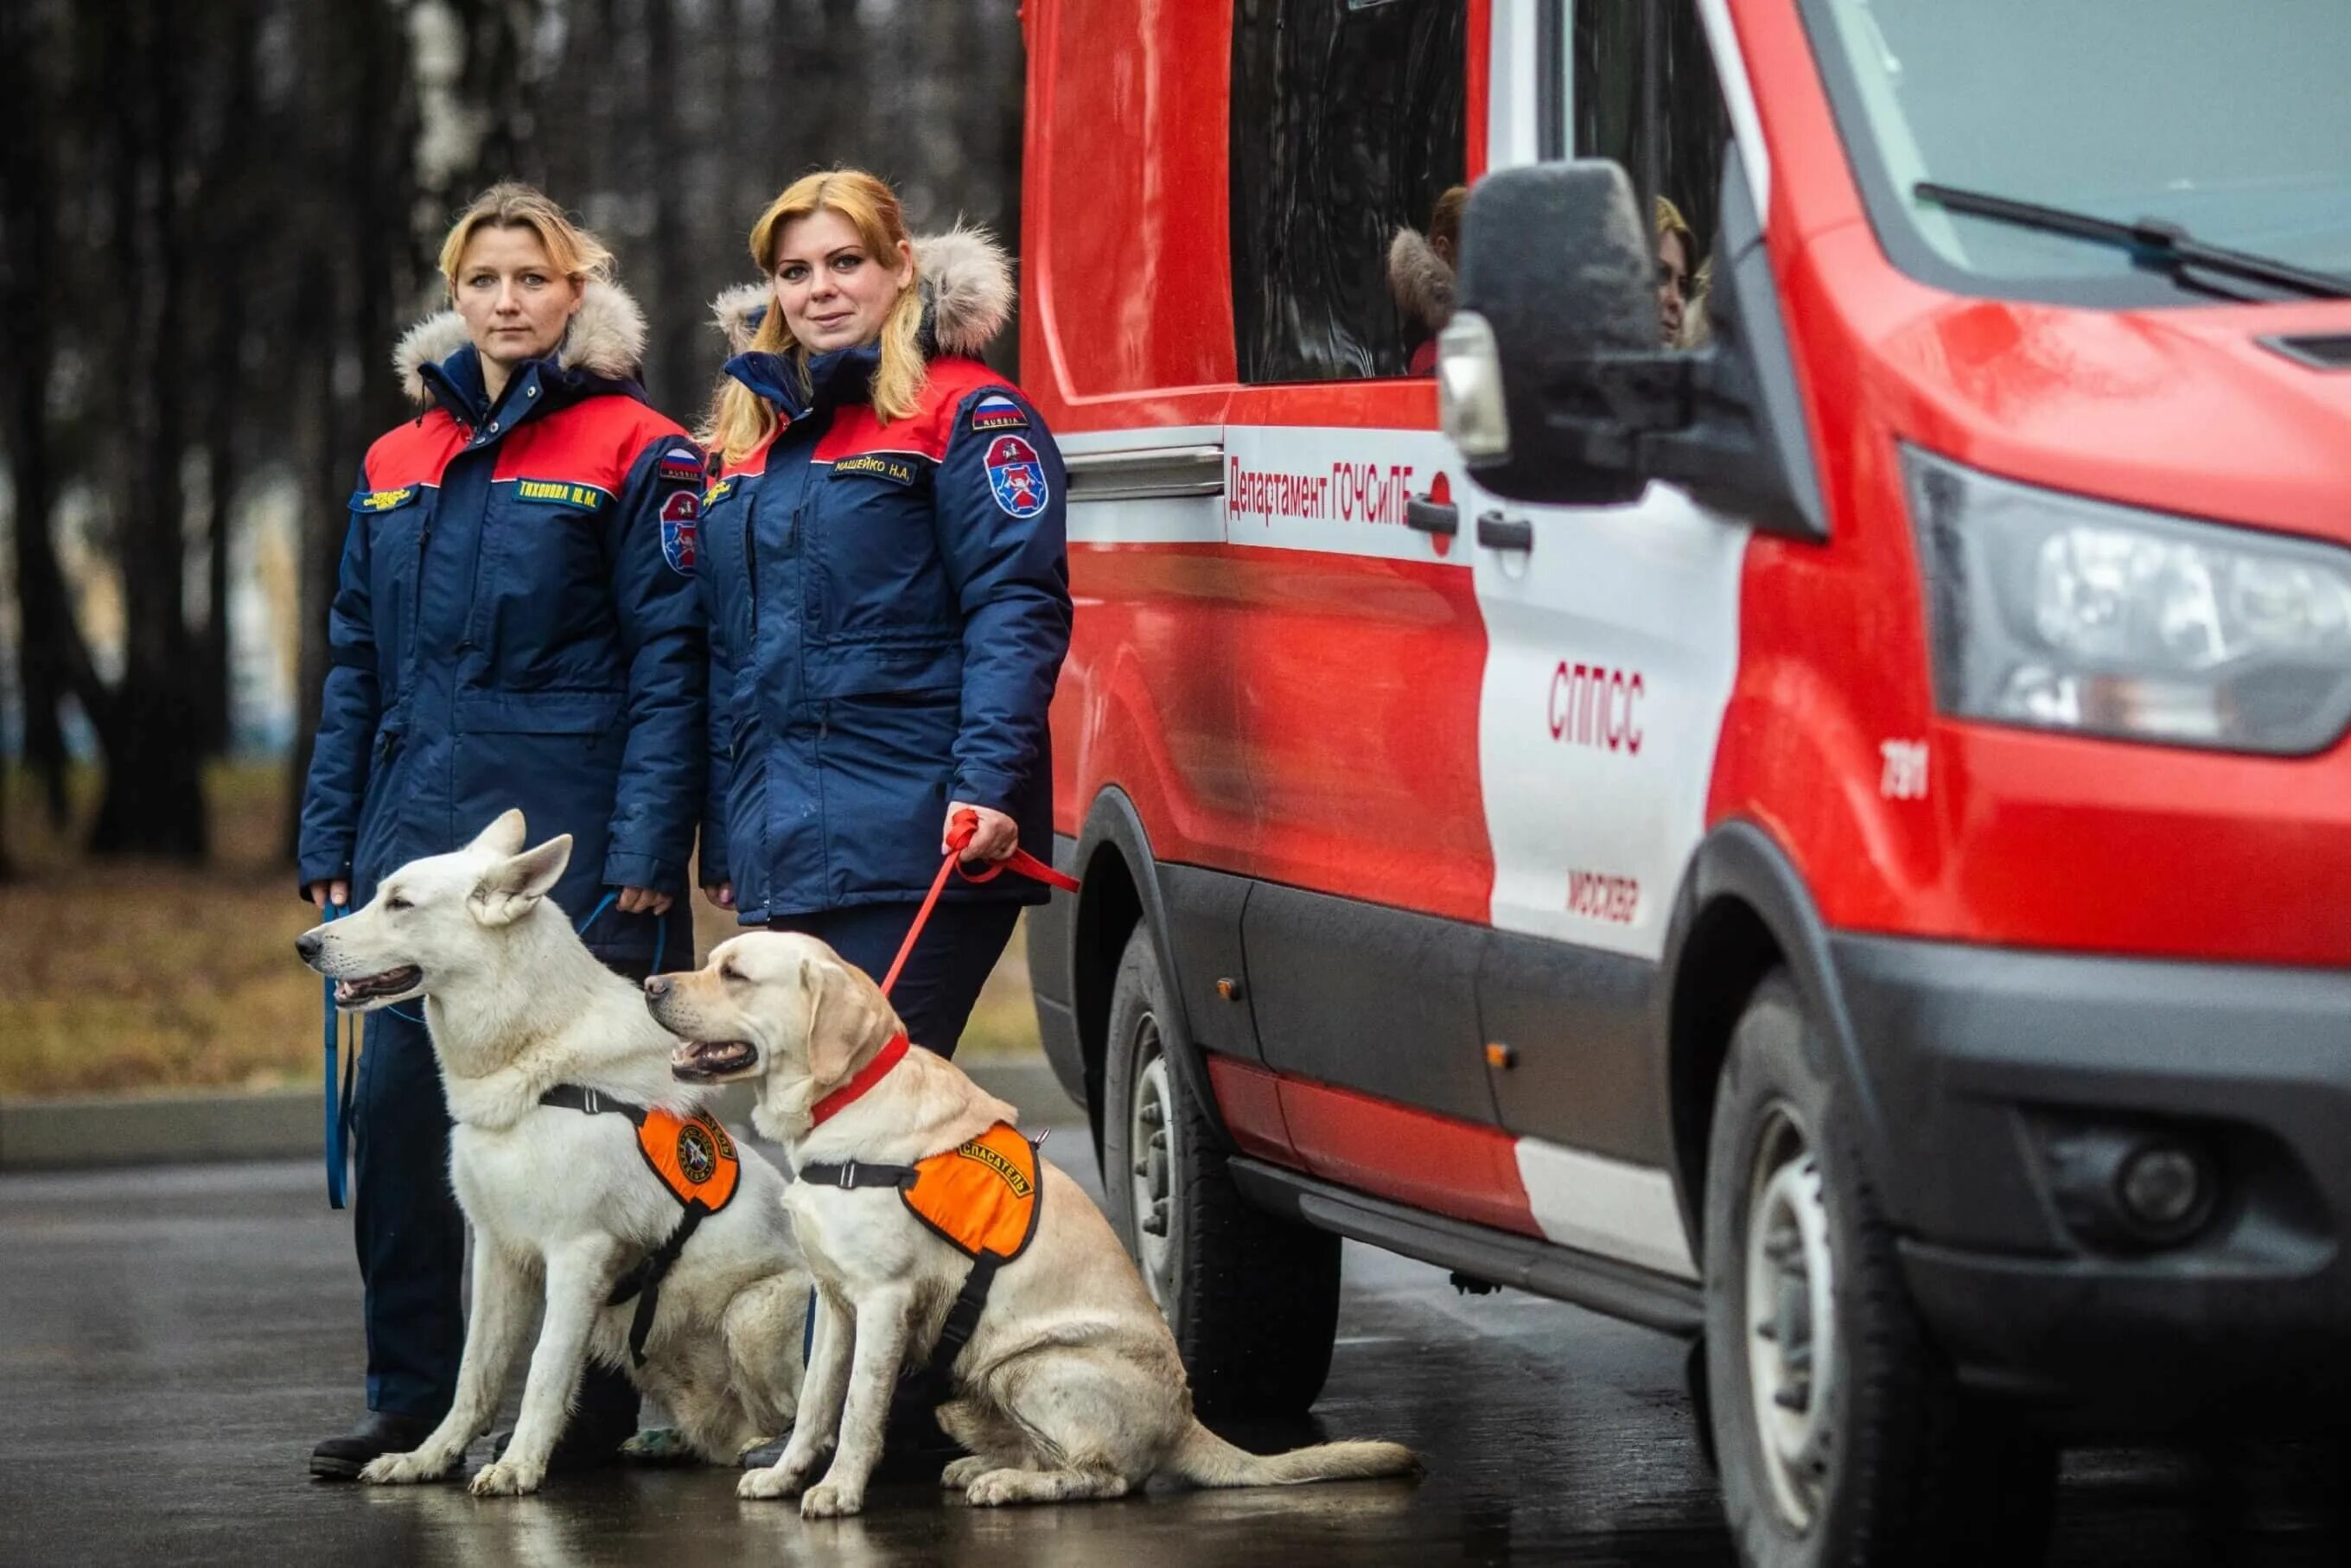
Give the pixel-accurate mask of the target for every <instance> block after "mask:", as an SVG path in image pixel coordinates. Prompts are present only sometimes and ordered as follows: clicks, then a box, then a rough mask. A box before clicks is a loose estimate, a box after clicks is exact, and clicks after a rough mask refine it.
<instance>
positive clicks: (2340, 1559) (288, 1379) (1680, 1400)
mask: <svg viewBox="0 0 2351 1568" xmlns="http://www.w3.org/2000/svg"><path fill="white" fill-rule="evenodd" d="M1073 1131H1074V1130H1073ZM1047 1153H1048V1154H1049V1155H1050V1156H1052V1157H1053V1158H1055V1159H1056V1160H1058V1161H1059V1162H1061V1164H1063V1165H1064V1166H1082V1167H1084V1168H1083V1169H1082V1171H1081V1175H1082V1176H1083V1177H1084V1179H1086V1180H1089V1181H1091V1180H1092V1177H1093V1172H1092V1168H1091V1161H1090V1160H1089V1159H1088V1158H1087V1156H1086V1151H1085V1149H1084V1147H1083V1143H1082V1139H1081V1137H1080V1136H1076V1135H1072V1134H1071V1133H1065V1134H1063V1135H1062V1136H1061V1137H1060V1138H1057V1139H1055V1140H1054V1141H1053V1142H1052V1143H1050V1144H1049V1145H1048V1146H1047ZM322 1186H323V1181H322V1177H321V1176H320V1175H319V1170H318V1168H317V1167H316V1166H311V1165H307V1164H305V1165H263V1166H210V1167H182V1168H174V1169H164V1170H153V1171H140V1172H120V1173H107V1174H99V1175H77V1176H8V1177H0V1563H10V1564H14V1563H41V1564H48V1563H304V1564H310V1565H314V1568H359V1565H361V1564H372V1563H457V1564H473V1563H480V1564H501V1565H504V1564H521V1565H537V1564H558V1563H562V1564H569V1563H673V1562H685V1563H735V1562H759V1563H840V1564H864V1563H876V1564H879V1563H890V1564H902V1563H904V1564H920V1563H941V1564H949V1563H952V1564H962V1563H973V1564H987V1565H988V1568H1009V1565H1011V1564H1016V1563H1019V1564H1026V1563H1039V1564H1061V1565H1068V1568H1095V1565H1098V1564H1109V1563H1120V1564H1136V1565H1143V1564H1168V1565H1171V1568H1172V1565H1177V1564H1186V1565H1188V1564H1201V1565H1207V1564H1242V1563H1275V1564H1280V1565H1282V1568H1311V1565H1319V1564H1323V1563H1625V1564H1658V1565H1663V1564H1695V1563H1728V1562H1729V1560H1730V1553H1729V1546H1728V1544H1727V1542H1726V1539H1725V1536H1724V1534H1723V1531H1722V1530H1721V1527H1720V1525H1719V1522H1718V1518H1717V1501H1716V1497H1715V1492H1714V1489H1713V1484H1712V1481H1711V1479H1710V1478H1709V1476H1708V1472H1707V1469H1706V1468H1705V1464H1704V1462H1703V1459H1702V1458H1701V1456H1700V1453H1699V1450H1698V1444H1697V1442H1696V1440H1695V1438H1694V1436H1693V1429H1692V1425H1691V1420H1690V1411H1689V1403H1688V1400H1687V1396H1686V1395H1685V1393H1684V1391H1683V1387H1682V1381H1681V1364H1682V1354H1681V1350H1680V1347H1679V1346H1678V1345H1677V1344H1675V1343H1672V1342H1669V1341H1667V1340H1666V1339H1664V1338H1662V1337H1660V1336H1657V1335H1655V1334H1652V1333H1647V1332H1646V1331H1644V1330H1639V1329H1635V1328H1630V1327H1626V1326H1624V1325H1622V1324H1618V1323H1614V1322H1609V1321H1607V1320H1605V1319H1602V1318H1598V1317H1595V1316H1593V1315H1592V1314H1590V1313H1587V1312H1581V1311H1578V1310H1576V1309H1574V1308H1572V1307H1565V1306H1560V1305H1556V1304H1553V1303H1551V1302H1546V1301H1537V1300H1534V1299H1532V1298H1531V1297H1526V1296H1521V1295H1516V1294H1512V1293H1508V1292H1505V1293H1501V1294H1497V1295H1489V1296H1484V1297H1464V1296H1459V1295H1457V1294H1456V1293H1455V1291H1453V1290H1452V1289H1451V1288H1450V1287H1449V1286H1448V1285H1447V1282H1446V1278H1445V1275H1444V1274H1443V1273H1442V1272H1441V1271H1438V1270H1432V1269H1427V1268H1424V1267H1422V1266H1420V1265H1418V1264H1414V1263H1408V1262H1405V1261H1403V1260H1398V1259H1395V1258H1393V1257H1390V1256H1388V1255H1386V1254H1383V1253H1378V1252H1374V1251H1372V1250H1369V1249H1363V1248H1357V1247H1353V1246H1351V1247H1350V1248H1349V1249H1348V1255H1347V1265H1346V1266H1347V1287H1346V1293H1345V1300H1344V1305H1343V1311H1342V1314H1341V1321H1340V1331H1339V1332H1340V1338H1339V1343H1338V1347H1337V1351H1336V1354H1335V1355H1334V1358H1333V1365H1332V1375H1331V1381H1330V1385H1329V1388H1328V1391H1327V1392H1326V1393H1325V1394H1324V1396H1323V1398H1322V1403H1321V1405H1320V1406H1317V1408H1316V1412H1315V1419H1314V1422H1313V1423H1312V1425H1311V1426H1307V1427H1293V1428H1290V1429H1286V1430H1274V1429H1249V1428H1239V1429H1234V1430H1231V1431H1230V1432H1229V1433H1228V1435H1230V1436H1233V1437H1237V1438H1238V1439H1239V1440H1241V1441H1243V1442H1245V1443H1249V1444H1250V1445H1251V1446H1254V1447H1259V1448H1271V1447H1275V1446H1285V1445H1288V1444H1291V1443H1296V1442H1301V1441H1310V1440H1312V1439H1313V1438H1315V1437H1317V1436H1328V1437H1357V1436H1363V1437H1393V1438H1396V1439H1399V1440H1401V1441H1403V1442H1405V1443H1407V1444H1410V1445H1411V1446H1412V1447H1413V1448H1416V1450H1418V1451H1419V1453H1420V1454H1421V1455H1422V1456H1423V1458H1425V1459H1426V1463H1427V1467H1428V1469H1427V1474H1426V1477H1425V1478H1424V1479H1421V1480H1420V1481H1418V1482H1417V1483H1413V1482H1359V1483H1352V1484H1345V1485H1332V1486H1319V1487H1305V1488H1297V1489H1290V1490H1270V1491H1239V1492H1198V1493H1194V1492H1183V1491H1160V1490H1154V1491H1153V1492H1151V1493H1150V1494H1149V1495H1147V1496H1144V1497H1139V1498H1133V1499H1128V1500H1121V1501H1117V1502H1107V1503H1080V1504H1070V1505H1066V1506H1063V1507H1061V1508H1049V1509H1038V1510H1026V1511H982V1510H974V1509H969V1508H967V1507H964V1506H962V1505H961V1503H960V1502H959V1501H950V1500H947V1499H946V1498H945V1497H944V1496H943V1495H942V1494H940V1493H939V1492H938V1491H937V1490H935V1489H934V1488H930V1487H925V1486H920V1485H911V1484H910V1485H905V1486H899V1487H877V1488H875V1489H874V1490H872V1492H871V1493H870V1494H869V1496H868V1500H867V1505H866V1506H867V1511H866V1513H865V1514H864V1515H863V1516H862V1518H859V1519H855V1520H847V1521H827V1522H822V1523H817V1524H806V1523H803V1522H802V1521H800V1519H799V1516H798V1514H797V1513H796V1512H794V1511H792V1510H791V1508H790V1507H789V1506H788V1505H778V1504H773V1503H745V1502H738V1501H737V1499H736V1497H735V1495H734V1485H735V1477H734V1474H733V1473H732V1472H729V1471H719V1470H708V1469H695V1470H667V1471H647V1470H632V1471H612V1472H606V1473H603V1474H600V1475H593V1476H586V1477H579V1478H570V1479H555V1480H552V1481H550V1482H549V1484H548V1486H547V1488H546V1489H545V1490H543V1491H542V1492H541V1493H540V1494H539V1495H538V1496H537V1497H533V1498H527V1499H513V1500H478V1501H477V1500H475V1499H473V1498H472V1497H470V1496H468V1495H467V1494H466V1493H465V1490H463V1489H462V1488H460V1487H453V1486H434V1487H423V1488H402V1489H375V1488H365V1487H360V1486H355V1485H349V1484H343V1485H335V1484H328V1483H317V1482H312V1481H311V1480H309V1479H308V1478H307V1475H306V1473H305V1461H306V1458H307V1456H308V1450H309V1447H310V1445H311V1443H313V1442H314V1441H316V1440H317V1439H318V1438H319V1437H324V1436H326V1435H328V1434H329V1433H332V1432H339V1431H341V1430H343V1429H344V1428H345V1427H347V1426H349V1425H350V1422H351V1421H352V1419H353V1418H354V1417H355V1416H356V1415H357V1413H358V1408H359V1405H360V1397H359V1383H360V1344H359V1330H358V1302H359V1281H358V1277H357V1273H356V1271H355V1269H354V1266H353V1264H352V1261H351V1256H350V1244H349V1239H348V1228H347V1226H348V1221H347V1218H346V1217H344V1216H342V1215H339V1214H335V1213H332V1212H330V1211H329V1209H328V1208H327V1207H326V1202H325V1198H324V1196H323V1192H322V1190H321V1189H322ZM520 1382H521V1373H520V1368H517V1371H516V1375H515V1378H514V1386H515V1389H516V1391H517V1394H518V1392H519V1387H520ZM485 1449H486V1444H477V1445H476V1446H475V1458H476V1459H477V1460H478V1459H479V1458H481V1456H482V1454H483V1453H484V1451H485ZM2333 1462H2334V1461H2333V1458H2332V1456H2320V1455H2316V1454H2314V1452H2313V1451H2311V1450H2308V1449H2303V1448H2264V1449H2261V1450H2254V1451H2244V1450H2239V1451H2235V1452H2232V1453H2231V1454H2228V1455H2223V1456H2202V1457H2189V1456H2180V1455H2153V1454H2141V1453H2124V1452H2115V1451H2098V1452H2092V1453H2087V1454H2078V1455H2075V1456H2073V1457H2072V1458H2069V1460H2068V1464H2067V1469H2066V1484H2065V1490H2064V1499H2063V1501H2062V1503H2061V1507H2060V1516H2059V1526H2058V1535H2057V1542H2056V1546H2055V1550H2054V1552H2053V1555H2052V1558H2051V1561H2052V1562H2053V1563H2063V1564H2087V1563H2130V1564H2133V1565H2134V1568H2163V1565H2166V1564H2174V1563H2180V1564H2185V1563H2231V1564H2236V1563H2246V1564H2279V1565H2284V1564H2294V1565H2297V1568H2299V1565H2301V1564H2322V1563H2324V1564H2336V1563H2344V1562H2346V1561H2351V1545H2346V1542H2351V1535H2346V1531H2345V1524H2344V1518H2343V1514H2344V1511H2345V1509H2346V1506H2347V1505H2346V1504H2344V1503H2343V1502H2342V1501H2341V1500H2340V1498H2339V1496H2338V1494H2337V1492H2336V1490H2335V1488H2334V1487H2332V1486H2330V1485H2329V1484H2327V1481H2328V1478H2330V1477H2332V1476H2333V1475H2334V1471H2333V1470H2332V1469H2331V1466H2332V1463H2333Z"/></svg>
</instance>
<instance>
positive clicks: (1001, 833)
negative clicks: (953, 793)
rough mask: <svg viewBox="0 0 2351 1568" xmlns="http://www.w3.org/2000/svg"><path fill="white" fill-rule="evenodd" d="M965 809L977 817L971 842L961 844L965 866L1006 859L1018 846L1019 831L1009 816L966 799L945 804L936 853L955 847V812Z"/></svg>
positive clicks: (949, 850) (951, 849)
mask: <svg viewBox="0 0 2351 1568" xmlns="http://www.w3.org/2000/svg"><path fill="white" fill-rule="evenodd" d="M961 811H968V812H970V813H971V814H972V815H973V816H975V817H977V818H978V819H979V826H978V827H977V828H976V829H974V830H973V831H972V835H971V841H970V842H969V843H967V844H965V845H964V846H963V862H964V864H966V865H984V864H988V863H991V862H996V861H1000V860H1004V859H1007V858H1008V857H1009V856H1010V855H1011V853H1012V852H1013V851H1015V850H1017V849H1019V847H1020V830H1019V828H1018V827H1016V826H1015V825H1014V824H1013V821H1012V819H1011V818H1009V817H1008V816H1006V815H1005V814H1004V813H1003V812H1001V811H997V810H989V809H988V808H987V807H986V806H974V805H972V804H970V803H969V802H967V801H964V800H953V801H950V802H948V804H947V820H946V821H945V822H943V823H941V824H940V825H939V853H941V854H948V853H951V852H954V850H955V848H956V842H955V831H956V813H958V812H961Z"/></svg>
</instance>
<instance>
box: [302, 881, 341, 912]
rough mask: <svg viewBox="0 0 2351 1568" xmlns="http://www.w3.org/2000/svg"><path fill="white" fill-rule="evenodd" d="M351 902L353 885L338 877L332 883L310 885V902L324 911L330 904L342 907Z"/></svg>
mask: <svg viewBox="0 0 2351 1568" xmlns="http://www.w3.org/2000/svg"><path fill="white" fill-rule="evenodd" d="M350 901H351V884H350V883H348V882H345V881H344V880H343V879H342V878H341V877H337V878H336V879H335V880H334V881H332V882H314V883H311V884H310V902H311V903H313V904H317V905H318V906H319V908H320V909H322V910H323V909H325V908H326V907H327V905H329V904H336V905H338V906H340V905H342V904H349V903H350Z"/></svg>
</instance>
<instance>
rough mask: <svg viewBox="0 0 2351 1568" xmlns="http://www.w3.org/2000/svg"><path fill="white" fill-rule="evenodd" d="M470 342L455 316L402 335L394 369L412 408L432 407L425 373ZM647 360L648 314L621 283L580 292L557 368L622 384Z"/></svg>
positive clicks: (445, 314)
mask: <svg viewBox="0 0 2351 1568" xmlns="http://www.w3.org/2000/svg"><path fill="white" fill-rule="evenodd" d="M468 341H470V340H469V339H468V338H467V337H466V335H465V318H464V317H462V316H460V315H458V314H457V313H456V312H455V310H441V311H436V312H435V313H434V314H433V315H430V316H427V317H426V318H424V319H423V320H422V321H419V322H418V323H416V325H415V326H413V327H411V328H410V329H408V330H407V331H406V332H404V333H402V335H401V339H400V346H399V347H397V348H395V349H394V350H392V369H393V370H395V371H399V372H400V390H401V391H402V392H406V393H407V394H408V400H409V402H413V403H418V404H423V403H429V402H432V401H433V391H432V389H431V388H430V387H428V386H427V385H426V384H425V382H424V367H425V366H426V365H428V364H434V365H437V364H439V363H440V362H441V361H444V360H445V359H447V358H448V357H449V356H450V355H452V354H454V353H455V352H456V351H457V350H460V349H462V348H464V347H465V345H466V343H467V342H468ZM644 357H645V313H644V312H643V310H641V309H639V308H637V302H636V300H635V299H633V298H631V297H630V295H629V291H628V290H627V289H625V288H622V287H621V286H620V285H619V284H617V283H590V284H589V285H588V287H586V288H585V289H584V290H582V291H581V295H580V312H579V314H578V315H576V316H574V317H572V318H571V325H570V327H569V329H566V330H565V332H564V334H563V342H562V345H561V346H560V347H559V348H558V349H557V350H556V351H555V362H556V363H557V364H558V365H559V366H561V367H562V368H563V369H564V370H567V371H582V372H584V373H586V374H588V375H591V376H596V377H599V378H601V379H602V380H604V381H608V382H624V381H631V380H633V379H635V377H636V374H637V371H638V368H639V367H640V366H641V365H643V362H644Z"/></svg>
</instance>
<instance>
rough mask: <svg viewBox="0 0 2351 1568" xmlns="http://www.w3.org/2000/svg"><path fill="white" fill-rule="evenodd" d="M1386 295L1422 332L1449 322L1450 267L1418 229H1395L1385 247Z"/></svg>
mask: <svg viewBox="0 0 2351 1568" xmlns="http://www.w3.org/2000/svg"><path fill="white" fill-rule="evenodd" d="M1388 292H1389V293H1390V294H1392V295H1394V296H1395V303H1396V308H1397V309H1398V310H1400V311H1402V312H1404V317H1405V320H1407V321H1410V322H1413V323H1414V324H1415V325H1416V326H1418V327H1420V328H1422V329H1425V330H1426V331H1429V332H1436V331H1437V330H1438V329H1441V328H1443V327H1444V325H1445V324H1446V323H1447V321H1450V320H1451V319H1453V268H1452V267H1448V266H1447V265H1446V262H1445V258H1444V257H1443V256H1439V255H1437V250H1436V247H1435V246H1431V245H1430V244H1429V243H1428V239H1427V236H1426V235H1423V234H1422V233H1421V232H1420V231H1419V230H1418V229H1416V228H1400V229H1398V230H1396V232H1395V242H1394V243H1393V244H1391V245H1390V246H1388Z"/></svg>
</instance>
